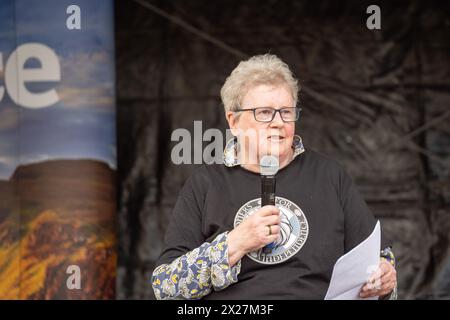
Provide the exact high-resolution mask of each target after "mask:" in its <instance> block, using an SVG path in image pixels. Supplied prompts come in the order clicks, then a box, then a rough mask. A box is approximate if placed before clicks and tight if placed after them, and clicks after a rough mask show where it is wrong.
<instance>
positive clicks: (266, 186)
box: [261, 176, 276, 207]
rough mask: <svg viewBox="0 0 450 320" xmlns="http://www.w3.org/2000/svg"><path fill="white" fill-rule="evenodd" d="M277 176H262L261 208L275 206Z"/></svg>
mask: <svg viewBox="0 0 450 320" xmlns="http://www.w3.org/2000/svg"><path fill="white" fill-rule="evenodd" d="M275 188H276V180H275V176H261V207H263V206H267V205H272V206H274V205H275Z"/></svg>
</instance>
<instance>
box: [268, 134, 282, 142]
mask: <svg viewBox="0 0 450 320" xmlns="http://www.w3.org/2000/svg"><path fill="white" fill-rule="evenodd" d="M267 139H268V140H269V141H272V142H280V141H282V140H283V139H284V137H283V136H280V135H270V136H268V137H267Z"/></svg>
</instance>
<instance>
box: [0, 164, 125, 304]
mask: <svg viewBox="0 0 450 320" xmlns="http://www.w3.org/2000/svg"><path fill="white" fill-rule="evenodd" d="M115 179H116V173H115V170H112V169H111V168H110V167H109V166H108V165H107V164H106V163H104V162H101V161H97V160H52V161H45V162H41V163H35V164H28V165H22V166H19V167H17V168H16V170H15V172H14V174H13V175H12V176H11V178H10V179H9V181H0V299H17V298H19V299H50V298H51V299H98V298H99V297H100V298H102V299H111V298H115V272H116V259H117V257H116V250H115V246H116V239H115V216H114V215H115V192H116V191H115V187H114V186H115ZM19 199H20V201H19ZM93 262H94V263H93ZM71 265H76V266H78V267H79V269H80V272H81V286H80V287H81V288H80V289H69V288H68V285H67V279H68V273H67V268H68V266H71Z"/></svg>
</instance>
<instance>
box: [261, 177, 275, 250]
mask: <svg viewBox="0 0 450 320" xmlns="http://www.w3.org/2000/svg"><path fill="white" fill-rule="evenodd" d="M275 189H276V179H275V176H261V207H263V206H267V205H272V206H274V205H275ZM274 247H275V242H272V243H269V244H268V245H266V246H265V247H264V248H263V249H262V250H263V252H264V253H265V254H268V253H271V252H272V250H273V248H274Z"/></svg>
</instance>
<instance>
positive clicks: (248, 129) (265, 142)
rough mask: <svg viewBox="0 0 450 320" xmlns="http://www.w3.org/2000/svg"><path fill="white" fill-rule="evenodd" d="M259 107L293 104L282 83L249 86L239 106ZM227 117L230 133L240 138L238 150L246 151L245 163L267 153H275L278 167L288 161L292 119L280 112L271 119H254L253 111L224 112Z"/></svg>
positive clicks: (286, 106)
mask: <svg viewBox="0 0 450 320" xmlns="http://www.w3.org/2000/svg"><path fill="white" fill-rule="evenodd" d="M259 107H272V108H274V109H280V108H292V107H294V101H293V98H292V93H291V92H290V90H289V88H288V87H287V86H285V85H278V86H273V85H257V86H255V87H252V88H250V89H249V90H248V92H247V94H246V95H245V96H244V97H243V99H242V102H241V105H240V108H241V109H250V108H259ZM227 119H228V123H229V125H230V128H231V129H232V131H233V134H234V135H236V136H237V137H238V139H239V143H240V146H241V152H242V151H245V152H246V154H245V157H244V158H245V160H244V162H245V163H248V164H251V165H258V164H259V159H260V158H261V157H262V156H264V155H267V154H271V155H275V156H278V158H279V162H280V167H281V166H283V164H284V165H285V164H287V163H288V162H289V161H290V159H291V156H292V152H293V151H292V142H293V138H294V133H295V122H284V121H283V120H282V119H281V116H280V113H279V112H277V113H276V114H275V118H274V119H273V120H272V121H271V122H259V121H256V120H255V118H254V116H253V112H252V111H245V112H238V113H234V112H227ZM242 146H244V149H245V150H242ZM286 162H287V163H286Z"/></svg>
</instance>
